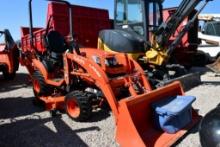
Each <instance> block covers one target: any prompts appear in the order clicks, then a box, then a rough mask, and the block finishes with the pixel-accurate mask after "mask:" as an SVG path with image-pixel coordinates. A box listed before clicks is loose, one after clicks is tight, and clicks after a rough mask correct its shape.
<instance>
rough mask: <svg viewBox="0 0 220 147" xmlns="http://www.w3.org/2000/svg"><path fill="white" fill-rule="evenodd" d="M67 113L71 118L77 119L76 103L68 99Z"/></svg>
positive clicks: (77, 108) (77, 107)
mask: <svg viewBox="0 0 220 147" xmlns="http://www.w3.org/2000/svg"><path fill="white" fill-rule="evenodd" d="M66 105H67V113H68V114H69V115H70V116H71V117H73V118H77V117H78V116H79V114H80V108H79V105H78V103H77V102H76V100H75V99H73V98H72V99H69V100H67V104H66Z"/></svg>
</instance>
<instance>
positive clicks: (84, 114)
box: [65, 91, 92, 121]
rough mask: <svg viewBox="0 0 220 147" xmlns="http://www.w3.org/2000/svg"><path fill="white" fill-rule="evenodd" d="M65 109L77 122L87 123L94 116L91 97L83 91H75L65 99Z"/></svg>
mask: <svg viewBox="0 0 220 147" xmlns="http://www.w3.org/2000/svg"><path fill="white" fill-rule="evenodd" d="M65 109H66V113H67V114H68V116H69V117H70V118H71V119H73V120H75V121H87V120H88V119H89V118H90V117H91V114H92V104H91V97H90V96H89V95H88V94H87V93H86V92H83V91H73V92H71V93H69V94H67V95H66V97H65Z"/></svg>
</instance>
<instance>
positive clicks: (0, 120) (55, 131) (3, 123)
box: [0, 67, 220, 147]
mask: <svg viewBox="0 0 220 147" xmlns="http://www.w3.org/2000/svg"><path fill="white" fill-rule="evenodd" d="M201 78H202V84H201V85H199V86H197V87H195V88H193V89H191V90H189V91H187V92H186V93H187V95H193V96H196V97H197V100H196V102H195V103H194V104H193V106H194V108H195V109H198V111H199V114H201V115H204V114H206V113H207V112H208V111H209V110H211V109H213V108H214V107H215V106H216V105H217V104H218V103H220V96H219V91H220V78H219V77H217V76H216V75H215V74H214V73H211V72H207V73H205V74H204V75H203V76H202V77H201ZM0 82H1V85H0V133H1V135H0V146H1V147H18V146H22V147H30V146H31V147H39V146H40V147H68V146H71V147H72V146H80V147H84V146H92V147H93V146H94V147H114V146H117V143H116V142H115V140H114V134H115V127H114V118H113V116H112V114H111V113H109V112H107V111H99V112H95V113H93V117H92V119H91V121H89V122H86V123H77V122H74V121H72V120H71V119H70V118H68V116H67V115H66V114H62V115H61V116H59V117H51V116H50V113H49V112H47V111H44V109H43V108H40V107H37V106H34V105H33V103H32V99H33V92H32V87H31V85H30V82H29V81H28V75H27V72H26V70H25V69H24V68H23V67H21V68H20V70H19V72H18V74H17V76H16V79H15V80H14V81H11V82H6V81H4V80H3V79H2V77H1V76H0ZM175 146H179V147H197V146H200V143H199V136H198V127H195V128H194V129H193V130H192V131H190V132H189V134H188V135H187V136H185V137H184V138H183V139H182V140H181V141H180V142H179V143H178V144H177V145H175Z"/></svg>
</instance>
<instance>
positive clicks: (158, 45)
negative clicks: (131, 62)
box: [98, 0, 210, 80]
mask: <svg viewBox="0 0 220 147" xmlns="http://www.w3.org/2000/svg"><path fill="white" fill-rule="evenodd" d="M209 1H210V0H205V1H203V4H202V5H201V7H200V8H199V9H198V10H197V11H196V13H194V15H193V16H192V17H191V19H190V20H188V22H187V24H185V26H184V27H183V28H182V29H181V31H180V32H179V33H178V35H177V36H176V37H175V40H173V41H172V42H170V40H169V39H170V38H171V37H172V35H174V33H175V32H176V30H177V28H178V27H179V26H180V24H181V23H183V21H184V20H185V19H186V17H188V16H189V15H191V14H192V13H193V11H195V8H196V7H197V6H198V5H199V3H200V2H202V0H183V1H182V2H181V3H180V5H179V7H177V9H176V11H175V13H173V14H172V15H171V17H169V18H168V20H167V21H166V22H163V0H115V12H114V29H108V30H102V31H101V32H100V34H99V39H98V48H99V49H103V50H106V51H111V52H121V53H126V54H129V56H130V57H132V58H134V59H136V60H137V61H138V62H139V64H140V65H142V67H143V68H144V69H145V70H146V72H147V73H148V76H149V75H150V76H149V77H154V78H156V79H160V80H165V79H169V72H168V68H172V64H170V65H169V62H170V58H171V57H172V55H173V52H174V50H175V48H176V47H177V46H178V45H179V43H180V42H181V40H182V38H183V37H184V35H185V34H186V33H187V32H188V31H189V30H190V28H191V27H192V26H193V24H194V21H195V20H196V19H197V17H198V15H199V13H200V12H201V11H202V10H203V9H204V7H205V6H206V5H207V4H208V2H209ZM174 68H175V69H176V71H179V74H185V69H184V68H183V67H182V66H181V65H177V68H176V67H174Z"/></svg>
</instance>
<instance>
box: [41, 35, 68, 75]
mask: <svg viewBox="0 0 220 147" xmlns="http://www.w3.org/2000/svg"><path fill="white" fill-rule="evenodd" d="M45 46H46V48H47V52H48V55H49V56H48V57H47V58H45V59H44V60H43V64H44V66H45V67H46V69H47V71H48V72H53V71H54V70H56V68H62V67H63V56H62V54H63V53H64V52H65V51H66V50H67V47H66V43H65V39H64V37H63V36H62V35H61V34H60V33H59V32H57V31H50V32H49V33H48V34H47V35H46V36H45Z"/></svg>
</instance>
